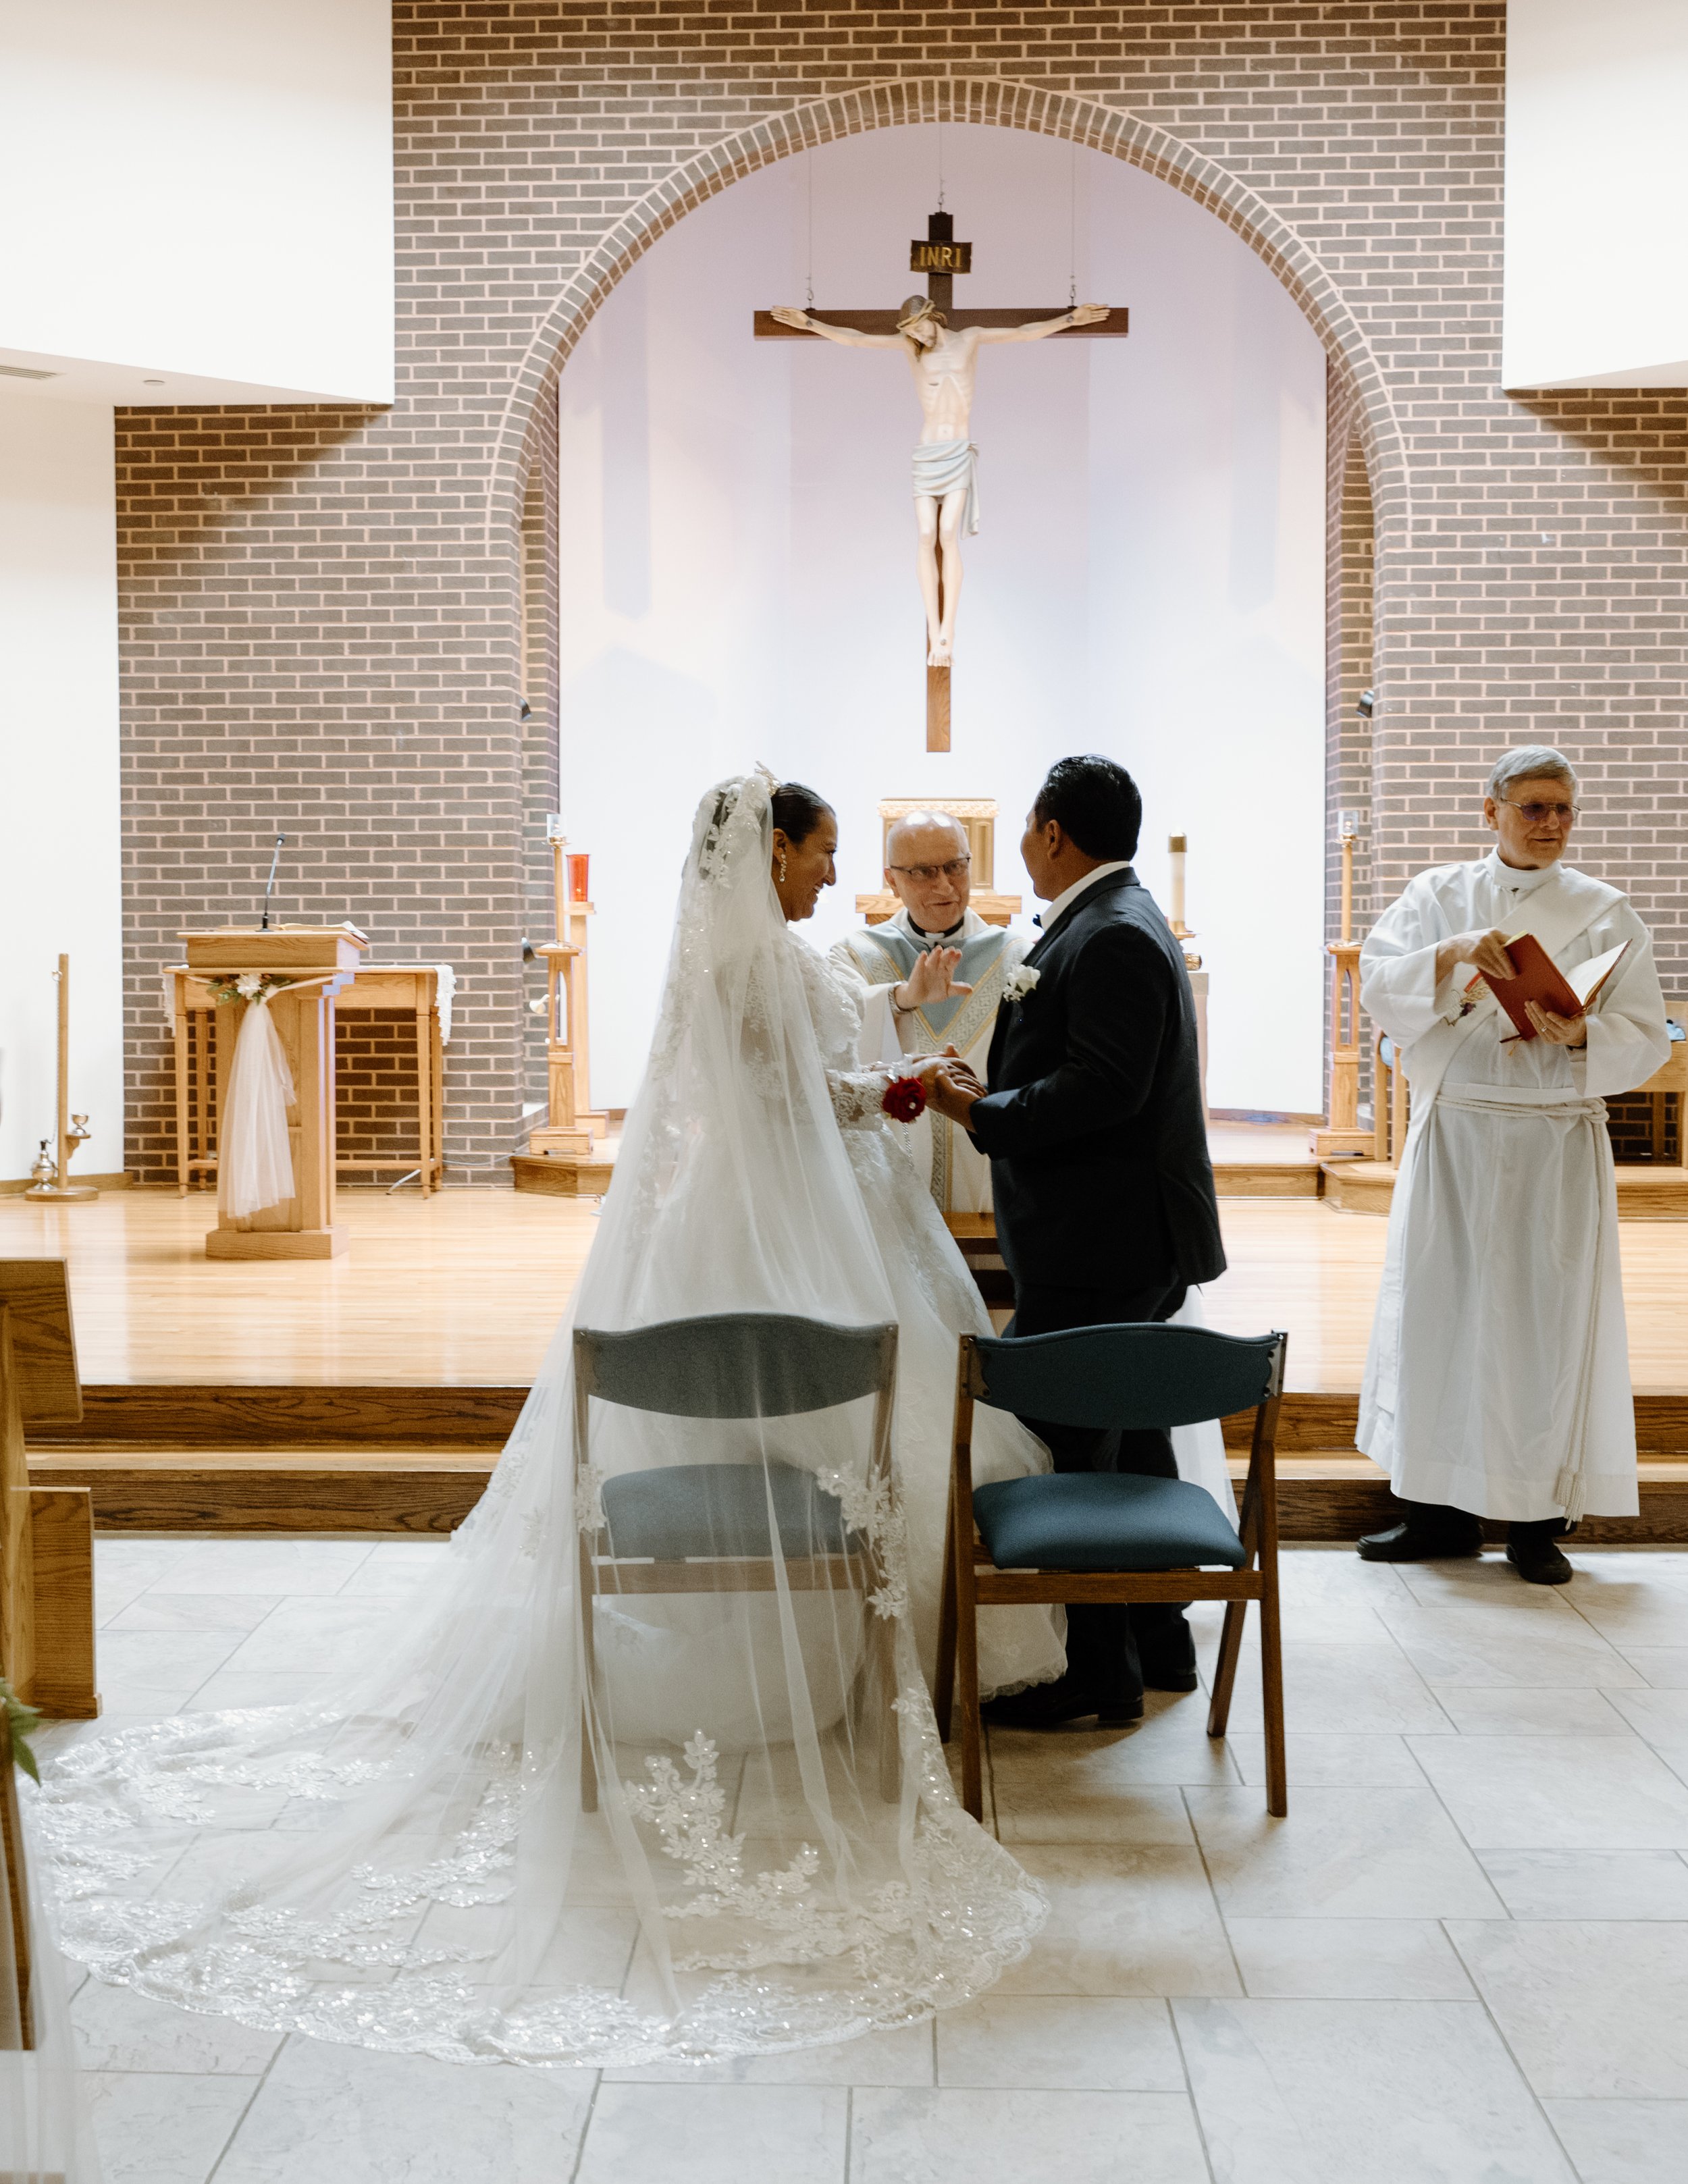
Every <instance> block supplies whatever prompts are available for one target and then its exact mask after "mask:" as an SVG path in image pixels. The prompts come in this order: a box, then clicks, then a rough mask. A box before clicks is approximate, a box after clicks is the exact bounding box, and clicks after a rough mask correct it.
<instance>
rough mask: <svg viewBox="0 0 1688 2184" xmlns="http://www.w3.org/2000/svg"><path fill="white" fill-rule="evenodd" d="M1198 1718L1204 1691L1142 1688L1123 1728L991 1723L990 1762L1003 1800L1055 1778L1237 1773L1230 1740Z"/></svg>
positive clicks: (1221, 1778)
mask: <svg viewBox="0 0 1688 2184" xmlns="http://www.w3.org/2000/svg"><path fill="white" fill-rule="evenodd" d="M1206 1724H1207V1700H1206V1695H1205V1694H1204V1693H1202V1692H1200V1691H1195V1692H1191V1693H1190V1694H1189V1695H1188V1696H1187V1697H1172V1696H1169V1695H1168V1694H1167V1693H1165V1692H1162V1691H1150V1693H1149V1695H1148V1697H1147V1699H1146V1700H1145V1706H1144V1717H1143V1719H1142V1720H1141V1721H1140V1722H1139V1723H1138V1724H1136V1725H1135V1727H1134V1728H1131V1729H1111V1730H1050V1731H1047V1732H1045V1731H1039V1730H1024V1729H1018V1730H1017V1729H994V1730H992V1731H991V1732H990V1740H989V1741H990V1757H991V1766H992V1769H993V1772H994V1776H995V1779H996V1781H997V1783H998V1786H999V1790H1000V1788H1001V1786H1003V1785H1004V1784H1006V1787H1007V1791H1008V1794H1009V1797H1010V1799H1011V1800H1012V1799H1013V1797H1015V1795H1016V1793H1017V1791H1021V1790H1022V1786H1023V1789H1024V1793H1025V1794H1026V1795H1028V1796H1030V1797H1039V1798H1040V1797H1042V1796H1043V1795H1044V1793H1045V1790H1046V1789H1048V1788H1050V1786H1053V1785H1055V1784H1057V1783H1059V1784H1060V1785H1061V1786H1062V1788H1063V1790H1065V1791H1069V1792H1072V1793H1073V1794H1075V1795H1076V1794H1078V1793H1080V1792H1084V1791H1089V1790H1092V1789H1095V1788H1097V1787H1099V1786H1103V1785H1110V1784H1113V1783H1120V1782H1136V1783H1143V1784H1145V1785H1146V1786H1151V1787H1152V1786H1162V1787H1165V1788H1173V1789H1175V1788H1178V1787H1179V1786H1181V1785H1183V1784H1185V1783H1197V1784H1203V1785H1211V1784H1214V1783H1223V1782H1235V1781H1237V1780H1239V1779H1240V1778H1239V1776H1238V1774H1237V1769H1236V1764H1235V1762H1234V1758H1233V1757H1232V1754H1231V1751H1230V1740H1228V1739H1226V1738H1224V1737H1217V1738H1216V1737H1212V1736H1209V1735H1208V1734H1207V1726H1206ZM1255 1733H1256V1736H1257V1735H1258V1732H1257V1731H1256V1732H1255Z"/></svg>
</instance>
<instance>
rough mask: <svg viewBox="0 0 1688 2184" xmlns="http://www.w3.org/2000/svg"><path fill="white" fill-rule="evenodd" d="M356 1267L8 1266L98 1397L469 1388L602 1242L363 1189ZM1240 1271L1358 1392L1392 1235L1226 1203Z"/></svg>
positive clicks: (5, 1219)
mask: <svg viewBox="0 0 1688 2184" xmlns="http://www.w3.org/2000/svg"><path fill="white" fill-rule="evenodd" d="M213 1206H214V1201H213V1200H212V1199H211V1198H210V1197H209V1195H196V1196H194V1197H192V1198H187V1199H179V1198H177V1197H176V1196H175V1194H174V1192H167V1191H152V1190H132V1191H113V1192H110V1193H109V1194H108V1195H105V1196H103V1197H102V1198H100V1199H99V1200H97V1201H94V1202H92V1203H90V1204H86V1205H80V1206H64V1207H60V1208H50V1207H44V1206H32V1205H31V1204H30V1203H29V1202H28V1201H25V1200H24V1199H21V1198H15V1197H8V1198H0V1257H7V1258H14V1257H25V1256H32V1255H38V1254H45V1255H48V1256H55V1257H57V1256H64V1257H65V1258H68V1259H69V1261H70V1284H71V1295H72V1301H73V1308H74V1311H75V1322H76V1338H77V1346H78V1351H79V1353H80V1362H81V1370H82V1377H83V1379H85V1380H86V1381H90V1382H96V1383H130V1384H133V1383H137V1382H143V1383H144V1382H150V1383H159V1382H176V1383H181V1382H189V1383H194V1384H199V1385H204V1384H208V1383H217V1384H223V1385H253V1386H261V1385H265V1384H269V1385H276V1384H281V1385H290V1386H295V1387H306V1386H313V1385H347V1384H360V1385H365V1386H373V1385H387V1386H409V1387H450V1386H476V1385H487V1384H488V1383H493V1384H500V1385H519V1384H522V1383H525V1382H527V1381H529V1380H531V1379H532V1377H533V1375H534V1373H535V1372H536V1371H537V1370H538V1365H539V1362H540V1360H541V1358H542V1357H543V1355H544V1351H545V1347H546V1345H547V1343H548V1342H549V1340H550V1338H551V1335H552V1333H553V1332H554V1329H555V1326H556V1323H557V1320H558V1318H559V1315H560V1312H561V1311H562V1309H563V1307H564V1305H565V1303H566V1302H567V1301H568V1298H569V1295H570V1294H571V1290H572V1289H573V1287H574V1284H575V1281H576V1279H577V1277H578V1274H579V1272H580V1268H581V1266H582V1263H583V1262H584V1259H585V1256H586V1253H587V1251H588V1248H589V1246H590V1244H591V1240H592V1236H593V1231H594V1229H595V1228H596V1225H597V1212H596V1207H595V1205H594V1204H593V1201H588V1200H571V1199H566V1198H543V1197H528V1196H524V1195H518V1194H516V1193H515V1192H513V1191H509V1190H448V1191H445V1192H443V1193H441V1194H440V1195H437V1196H436V1197H434V1198H432V1199H429V1200H426V1201H424V1200H422V1199H421V1198H419V1197H417V1196H415V1195H411V1194H408V1193H401V1194H400V1195H398V1196H397V1197H393V1198H389V1197H387V1195H386V1194H385V1193H384V1192H380V1191H369V1192H346V1193H344V1194H343V1196H342V1199H341V1206H342V1209H343V1219H344V1222H345V1224H346V1227H347V1228H348V1230H349V1231H350V1234H351V1249H350V1250H349V1251H348V1253H347V1254H346V1255H345V1256H343V1257H342V1258H338V1259H324V1260H293V1261H286V1260H263V1261H247V1262H240V1261H235V1262H218V1261H212V1260H208V1259H207V1258H206V1257H205V1256H204V1234H205V1230H206V1229H207V1227H208V1226H209V1224H210V1222H211V1220H212V1217H213ZM1221 1214H1222V1218H1223V1224H1224V1231H1225V1240H1226V1248H1227V1250H1228V1252H1229V1254H1230V1259H1231V1267H1230V1271H1229V1272H1228V1273H1226V1274H1225V1275H1224V1276H1223V1278H1222V1279H1220V1280H1219V1281H1218V1282H1217V1283H1215V1284H1213V1285H1212V1287H1211V1288H1210V1289H1209V1290H1208V1291H1207V1293H1206V1301H1207V1310H1208V1316H1209V1318H1210V1321H1211V1323H1212V1324H1213V1325H1214V1326H1216V1327H1220V1328H1223V1329H1226V1330H1228V1331H1229V1332H1231V1333H1234V1334H1257V1333H1259V1332H1260V1331H1261V1330H1262V1329H1265V1328H1268V1327H1282V1328H1284V1329H1287V1330H1288V1332H1289V1335H1290V1386H1291V1387H1292V1388H1294V1389H1297V1390H1305V1391H1327V1392H1331V1393H1343V1392H1351V1391H1353V1390H1357V1388H1358V1387H1359V1385H1360V1375H1361V1372H1362V1368H1363V1365H1364V1362H1365V1353H1366V1340H1367V1336H1368V1333H1369V1331H1370V1327H1371V1317H1372V1308H1373V1300H1374V1298H1375V1296H1376V1293H1377V1283H1378V1276H1379V1271H1380V1269H1381V1267H1382V1264H1383V1251H1384V1225H1385V1224H1384V1222H1383V1221H1382V1220H1380V1219H1378V1218H1376V1217H1372V1216H1368V1215H1365V1214H1354V1213H1341V1212H1335V1211H1334V1210H1333V1209H1332V1208H1331V1207H1329V1206H1326V1205H1325V1204H1323V1202H1322V1201H1319V1200H1317V1199H1295V1198H1290V1199H1283V1198H1263V1199H1226V1200H1224V1201H1222V1205H1221ZM1622 1247H1623V1255H1624V1294H1625V1297H1626V1301H1627V1303H1628V1307H1629V1314H1630V1359H1631V1367H1632V1370H1633V1373H1634V1377H1635V1387H1636V1390H1637V1392H1638V1393H1648V1394H1659V1395H1669V1394H1677V1393H1684V1392H1688V1223H1645V1222H1644V1223H1625V1224H1624V1229H1623V1231H1622Z"/></svg>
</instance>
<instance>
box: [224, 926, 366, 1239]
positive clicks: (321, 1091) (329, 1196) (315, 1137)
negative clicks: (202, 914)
mask: <svg viewBox="0 0 1688 2184" xmlns="http://www.w3.org/2000/svg"><path fill="white" fill-rule="evenodd" d="M181 938H182V939H184V940H185V941H186V942H187V967H188V969H189V970H190V971H191V972H198V974H199V975H200V976H201V977H202V978H203V977H207V976H209V977H212V978H218V979H225V978H240V977H241V976H242V975H243V974H244V973H246V972H265V971H273V972H277V973H278V974H279V975H280V976H281V977H282V978H287V980H289V981H290V982H291V983H289V984H288V986H287V987H286V988H284V989H283V990H282V991H281V992H280V993H279V994H277V995H276V998H275V999H274V1000H271V1001H270V1002H269V1003H268V1005H267V1006H268V1007H269V1010H270V1017H271V1018H272V1020H273V1021H274V1022H275V1026H276V1031H277V1033H278V1034H279V1035H280V1037H281V1046H282V1050H283V1051H284V1052H285V1054H286V1055H287V1066H288V1067H289V1068H290V1069H291V1070H292V1078H293V1105H292V1107H290V1108H289V1110H288V1112H287V1135H288V1139H289V1142H290V1144H291V1146H292V1156H293V1195H292V1197H291V1198H289V1199H284V1200H283V1201H281V1204H280V1205H279V1206H269V1207H266V1208H265V1211H264V1212H261V1213H254V1214H252V1215H250V1216H249V1217H242V1218H240V1219H238V1220H237V1219H236V1218H235V1217H233V1216H232V1215H230V1214H226V1213H221V1212H220V1213H219V1215H218V1217H217V1226H216V1227H215V1228H214V1229H212V1230H211V1231H210V1233H209V1234H208V1235H207V1237H206V1239H205V1256H206V1257H207V1258H208V1259H331V1258H335V1257H337V1256H338V1255H339V1254H340V1253H341V1252H342V1251H344V1250H345V1248H346V1232H345V1230H344V1229H339V1228H337V1227H336V1226H335V1223H334V1181H335V1174H334V996H335V995H336V994H337V993H338V992H339V991H340V990H341V989H342V988H343V987H345V986H347V985H349V984H350V983H351V981H352V978H353V977H354V974H355V973H356V971H357V967H358V958H359V956H360V955H361V954H362V952H363V950H365V948H366V947H367V946H368V945H369V943H368V942H367V941H366V940H364V939H361V938H359V936H358V935H356V934H354V933H351V932H349V931H348V930H347V929H346V928H343V927H340V926H331V927H328V928H315V927H309V926H297V925H290V926H283V927H281V929H280V930H279V931H277V932H274V933H254V932H251V931H239V930H236V929H232V928H231V929H228V930H226V931H224V932H221V933H183V934H182V935H181ZM248 1006H249V1004H248V1003H246V1002H244V1001H234V1002H227V1003H221V1004H220V1005H219V1006H218V1010H217V1088H216V1100H217V1112H218V1114H219V1115H225V1114H226V1113H227V1112H228V1092H229V1078H230V1074H231V1071H232V1069H233V1067H234V1051H235V1041H236V1039H237V1037H238V1036H239V1031H240V1022H241V1017H242V1012H243V1011H244V1010H245V1009H246V1008H247V1007H248Z"/></svg>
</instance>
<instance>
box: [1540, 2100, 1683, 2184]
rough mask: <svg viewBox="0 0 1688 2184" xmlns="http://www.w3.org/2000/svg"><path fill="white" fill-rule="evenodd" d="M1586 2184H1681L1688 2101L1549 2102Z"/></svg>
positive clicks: (1557, 2128) (1551, 2118) (1549, 2116)
mask: <svg viewBox="0 0 1688 2184" xmlns="http://www.w3.org/2000/svg"><path fill="white" fill-rule="evenodd" d="M1545 2106H1546V2110H1547V2120H1548V2121H1549V2122H1550V2123H1551V2124H1552V2126H1553V2128H1554V2129H1555V2131H1557V2132H1558V2134H1559V2136H1560V2137H1561V2139H1563V2142H1564V2145H1565V2150H1566V2152H1567V2153H1568V2154H1569V2155H1570V2157H1571V2159H1572V2160H1573V2161H1574V2163H1575V2164H1576V2167H1577V2174H1578V2176H1579V2177H1580V2178H1581V2179H1582V2184H1682V2176H1683V2170H1684V2168H1685V2166H1688V2156H1685V2149H1688V2101H1548V2102H1546V2103H1545Z"/></svg>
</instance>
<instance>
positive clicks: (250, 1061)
mask: <svg viewBox="0 0 1688 2184" xmlns="http://www.w3.org/2000/svg"><path fill="white" fill-rule="evenodd" d="M292 1100H293V1073H292V1070H291V1069H289V1067H287V1055H286V1053H285V1052H284V1050H283V1049H282V1045H281V1034H280V1033H279V1032H278V1031H277V1030H276V1025H275V1021H274V1019H273V1018H272V1017H271V1016H270V995H268V994H260V995H258V996H257V997H256V998H254V999H253V1000H248V1002H247V1004H246V1007H245V1011H244V1012H243V1013H242V1017H241V1026H240V1034H239V1036H238V1037H237V1039H236V1040H235V1052H234V1061H233V1063H232V1065H231V1067H230V1070H229V1089H228V1095H227V1109H226V1112H225V1114H224V1115H223V1117H222V1123H221V1128H220V1132H219V1134H218V1154H217V1207H218V1211H219V1212H222V1213H226V1214H228V1215H229V1216H231V1218H232V1219H234V1220H237V1221H245V1220H249V1219H250V1218H251V1217H252V1216H253V1214H254V1213H264V1212H268V1211H269V1209H270V1206H281V1205H283V1204H285V1203H286V1201H287V1200H288V1199H290V1198H291V1197H292V1195H293V1189H294V1185H293V1150H292V1140H291V1139H289V1137H288V1134H287V1110H288V1108H289V1107H290V1106H292Z"/></svg>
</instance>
